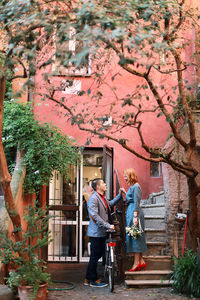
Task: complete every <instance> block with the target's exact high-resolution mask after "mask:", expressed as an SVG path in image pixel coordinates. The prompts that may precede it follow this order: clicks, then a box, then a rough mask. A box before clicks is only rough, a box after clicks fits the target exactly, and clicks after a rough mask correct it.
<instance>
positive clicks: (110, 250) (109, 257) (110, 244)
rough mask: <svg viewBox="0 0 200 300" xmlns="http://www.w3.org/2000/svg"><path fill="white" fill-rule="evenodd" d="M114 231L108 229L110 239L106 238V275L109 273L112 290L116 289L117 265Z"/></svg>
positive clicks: (110, 288)
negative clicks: (115, 274) (115, 268)
mask: <svg viewBox="0 0 200 300" xmlns="http://www.w3.org/2000/svg"><path fill="white" fill-rule="evenodd" d="M113 232H115V231H114V230H113V231H108V235H109V237H108V239H107V240H106V264H105V275H106V274H108V280H109V290H110V292H112V291H113V289H114V267H115V253H114V249H115V247H116V242H115V240H113V239H112V233H113Z"/></svg>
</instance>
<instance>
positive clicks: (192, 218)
mask: <svg viewBox="0 0 200 300" xmlns="http://www.w3.org/2000/svg"><path fill="white" fill-rule="evenodd" d="M187 182H188V197H189V228H190V235H191V239H192V248H193V250H194V251H196V249H197V237H200V229H199V220H198V194H199V192H198V186H197V183H196V180H195V178H188V179H187Z"/></svg>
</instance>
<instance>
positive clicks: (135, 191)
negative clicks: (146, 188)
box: [133, 184, 142, 226]
mask: <svg viewBox="0 0 200 300" xmlns="http://www.w3.org/2000/svg"><path fill="white" fill-rule="evenodd" d="M141 195H142V191H141V188H140V186H139V185H138V184H136V185H135V186H134V188H133V199H134V209H133V211H134V212H133V224H134V225H135V226H137V224H138V211H139V208H140V200H141Z"/></svg>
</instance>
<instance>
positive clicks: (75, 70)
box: [53, 27, 91, 76]
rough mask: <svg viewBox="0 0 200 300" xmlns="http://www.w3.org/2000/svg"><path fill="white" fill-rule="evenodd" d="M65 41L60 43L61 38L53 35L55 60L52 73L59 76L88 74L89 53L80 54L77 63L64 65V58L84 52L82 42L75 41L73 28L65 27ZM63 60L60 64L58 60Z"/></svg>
mask: <svg viewBox="0 0 200 300" xmlns="http://www.w3.org/2000/svg"><path fill="white" fill-rule="evenodd" d="M67 30H68V31H67V33H66V37H67V38H66V37H65V38H66V41H64V42H62V43H60V42H59V40H61V39H62V38H58V36H57V37H55V38H54V41H55V56H56V58H55V62H54V64H53V73H54V75H61V76H90V75H91V68H90V57H89V54H88V53H86V54H85V55H84V54H83V55H80V57H81V59H80V63H79V64H78V65H75V64H72V63H70V65H66V66H64V60H66V61H67V60H68V59H69V57H70V56H71V57H72V58H73V56H74V57H75V56H77V57H78V55H79V54H82V53H84V50H83V49H84V44H83V42H81V41H77V39H76V32H75V29H74V28H72V27H70V28H68V29H67ZM61 59H62V61H63V64H62V65H61V63H60V61H61Z"/></svg>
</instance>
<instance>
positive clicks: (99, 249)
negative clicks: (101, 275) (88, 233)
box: [86, 237, 106, 281]
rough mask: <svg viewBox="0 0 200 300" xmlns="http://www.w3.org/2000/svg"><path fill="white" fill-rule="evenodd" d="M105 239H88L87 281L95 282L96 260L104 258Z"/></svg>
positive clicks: (96, 277)
mask: <svg viewBox="0 0 200 300" xmlns="http://www.w3.org/2000/svg"><path fill="white" fill-rule="evenodd" d="M105 240H106V238H105V237H90V243H91V244H90V252H91V253H90V261H89V263H88V268H87V273H86V279H87V280H89V281H96V280H97V279H98V276H97V264H98V260H99V259H100V258H101V257H102V256H104V253H105Z"/></svg>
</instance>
